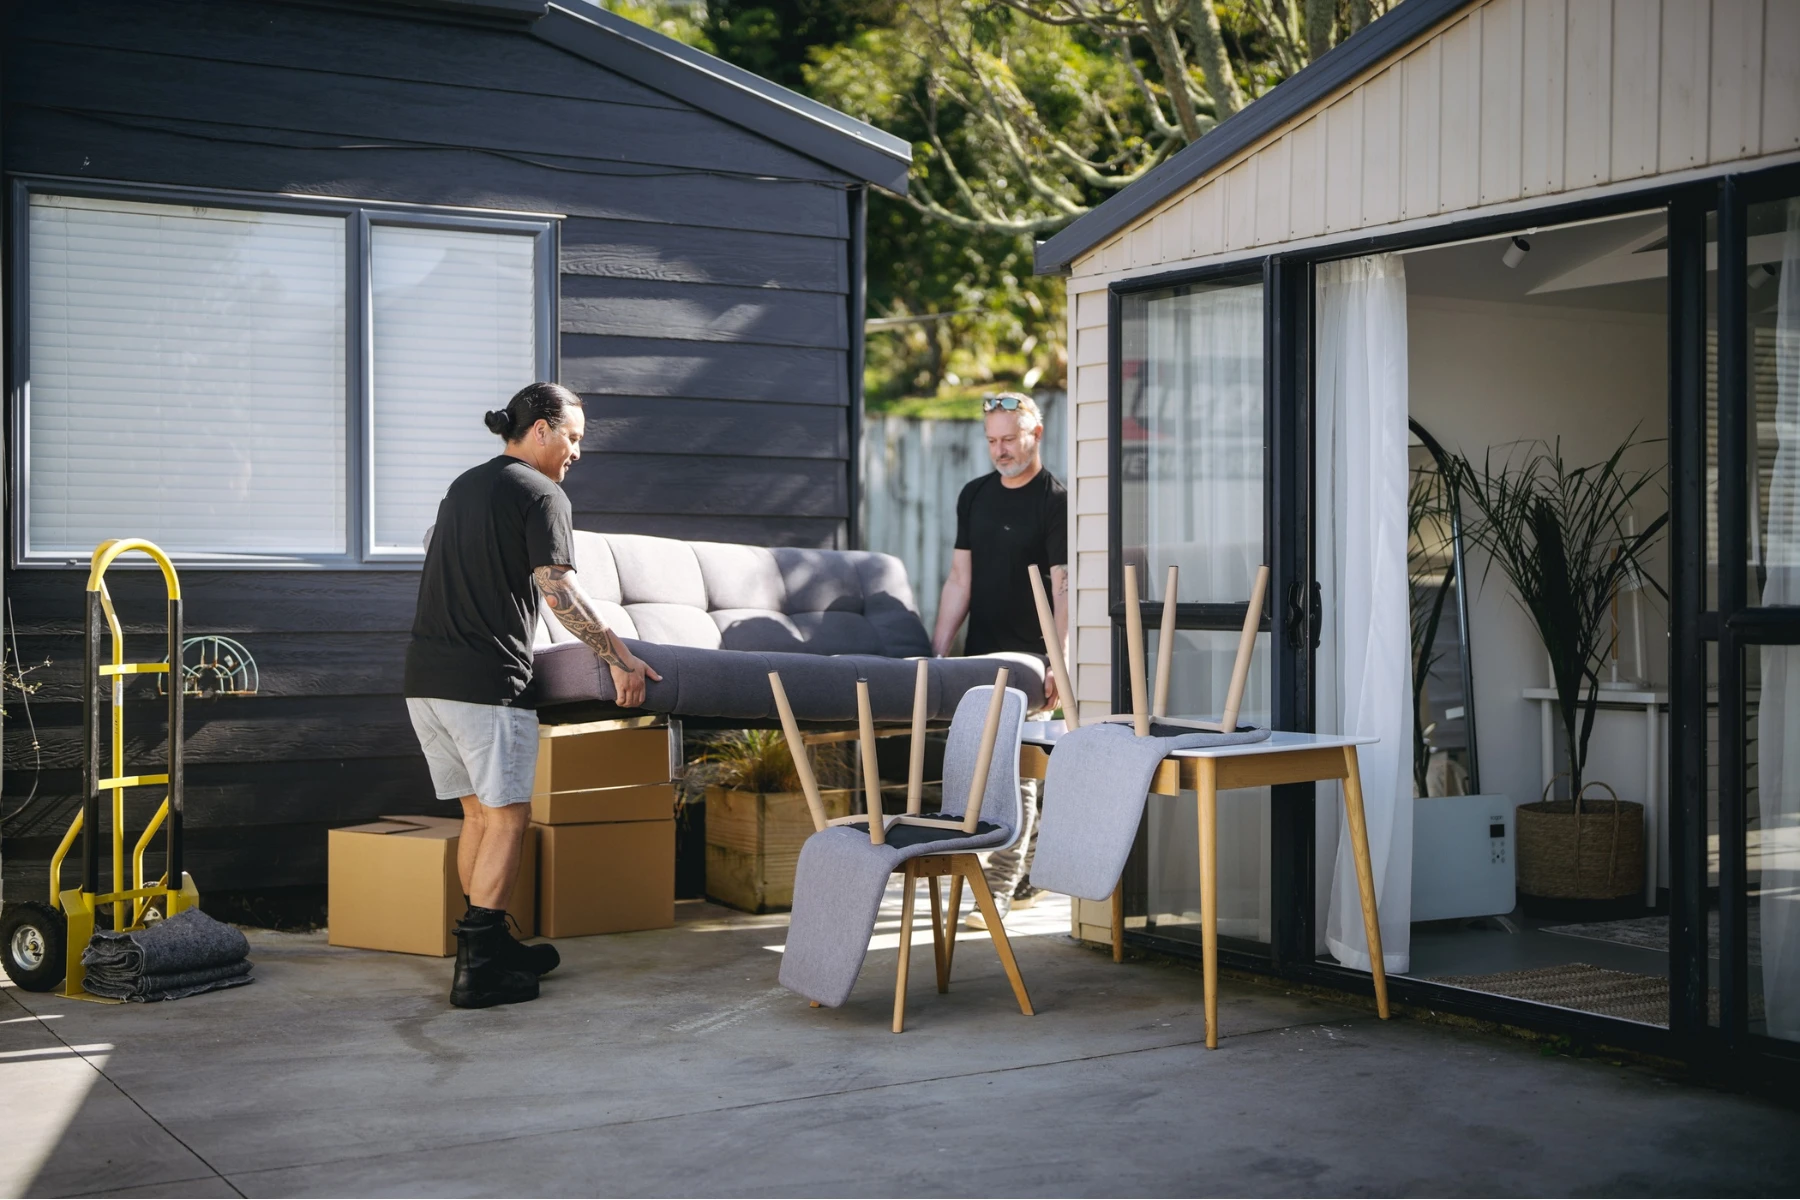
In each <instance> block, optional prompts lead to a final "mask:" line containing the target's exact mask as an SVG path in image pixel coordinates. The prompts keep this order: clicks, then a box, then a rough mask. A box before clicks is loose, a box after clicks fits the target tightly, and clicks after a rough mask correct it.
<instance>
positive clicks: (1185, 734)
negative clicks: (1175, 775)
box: [1031, 722, 1269, 900]
mask: <svg viewBox="0 0 1800 1200" xmlns="http://www.w3.org/2000/svg"><path fill="white" fill-rule="evenodd" d="M1268 736H1269V731H1268V730H1267V729H1254V728H1248V727H1245V726H1239V727H1238V730H1237V732H1235V733H1204V732H1200V731H1195V730H1183V729H1182V728H1181V727H1180V726H1178V725H1155V724H1152V726H1151V727H1150V736H1149V737H1142V738H1140V737H1138V736H1137V734H1136V733H1134V732H1133V731H1132V728H1131V726H1129V725H1120V724H1116V723H1110V722H1109V723H1106V724H1100V725H1083V726H1082V727H1081V728H1079V729H1071V730H1070V731H1069V732H1067V733H1065V734H1063V735H1062V737H1060V738H1058V739H1057V741H1056V748H1055V750H1054V751H1053V752H1052V753H1051V755H1050V766H1049V767H1048V769H1047V770H1046V771H1045V772H1044V815H1043V817H1042V819H1041V822H1040V824H1039V825H1038V840H1037V855H1036V857H1035V858H1033V860H1032V863H1031V882H1032V884H1033V885H1035V886H1037V887H1041V888H1044V889H1045V890H1047V891H1052V892H1063V893H1065V894H1067V895H1070V896H1080V897H1081V898H1082V899H1084V900H1105V899H1107V898H1108V897H1110V896H1111V895H1112V893H1113V889H1114V888H1115V887H1117V886H1118V883H1119V876H1120V875H1121V874H1122V873H1123V872H1124V870H1125V860H1126V858H1127V857H1129V856H1130V854H1131V843H1132V842H1134V841H1136V840H1137V830H1138V822H1139V821H1141V820H1142V819H1143V816H1144V801H1145V800H1146V798H1147V797H1148V796H1149V794H1150V780H1151V779H1152V778H1153V777H1154V776H1155V774H1156V767H1157V764H1158V763H1160V762H1162V760H1163V759H1165V758H1167V757H1168V756H1169V755H1170V754H1171V753H1172V752H1174V751H1176V750H1197V749H1199V748H1201V747H1203V746H1235V745H1241V744H1244V743H1247V742H1260V741H1264V740H1266V739H1267V738H1268Z"/></svg>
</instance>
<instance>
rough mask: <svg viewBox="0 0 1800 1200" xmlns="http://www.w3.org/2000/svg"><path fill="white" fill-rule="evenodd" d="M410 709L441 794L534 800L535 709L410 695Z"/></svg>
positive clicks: (500, 801) (497, 803) (496, 802)
mask: <svg viewBox="0 0 1800 1200" xmlns="http://www.w3.org/2000/svg"><path fill="white" fill-rule="evenodd" d="M406 711H407V712H408V713H410V714H411V715H412V723H413V729H414V731H415V732H417V733H418V735H419V745H420V746H421V747H423V748H424V750H425V763H426V765H427V766H429V767H430V768H431V786H432V787H434V788H436V789H437V798H438V799H439V800H457V799H460V798H461V797H463V796H474V797H475V798H476V799H477V800H479V801H481V802H482V803H483V804H485V805H487V806H488V807H489V808H505V807H506V806H507V805H509V804H525V803H529V802H530V800H531V785H532V782H533V780H534V779H535V778H536V776H537V751H538V717H537V713H536V712H535V711H534V710H532V709H529V708H512V707H510V706H508V705H504V704H469V703H467V702H465V701H462V700H419V699H415V698H414V697H411V696H408V697H407V699H406Z"/></svg>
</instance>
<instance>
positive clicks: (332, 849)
mask: <svg viewBox="0 0 1800 1200" xmlns="http://www.w3.org/2000/svg"><path fill="white" fill-rule="evenodd" d="M461 834H462V822H461V821H459V820H456V819H454V818H450V817H418V816H404V817H383V818H381V820H379V821H376V822H373V823H371V824H368V825H352V826H349V827H348V828H344V829H333V830H331V831H330V833H329V834H327V837H326V841H327V846H328V850H329V865H328V867H327V876H328V899H327V904H328V906H329V913H330V918H329V919H330V927H329V932H328V934H327V940H328V941H329V942H330V943H331V944H332V945H333V946H354V947H358V948H360V949H364V950H393V951H397V952H399V953H401V954H429V955H434V956H436V957H438V958H448V957H449V956H450V955H452V954H455V953H456V938H455V936H454V935H453V934H452V933H451V932H450V931H451V929H452V927H453V926H455V924H456V922H457V921H458V920H459V919H461V917H462V915H463V892H462V881H461V879H460V877H459V876H458V875H457V871H456V850H457V846H458V844H459V842H460V840H461ZM537 851H538V839H537V829H536V827H535V826H533V827H532V828H531V829H528V830H527V831H526V834H525V845H524V848H523V851H522V858H521V860H520V863H519V881H518V883H517V884H516V885H514V888H513V894H512V898H511V899H510V900H509V901H508V902H507V911H508V912H509V913H511V914H512V915H513V918H514V919H515V920H517V921H518V923H519V930H518V933H519V936H520V937H522V938H528V937H535V936H537V860H538V853H537Z"/></svg>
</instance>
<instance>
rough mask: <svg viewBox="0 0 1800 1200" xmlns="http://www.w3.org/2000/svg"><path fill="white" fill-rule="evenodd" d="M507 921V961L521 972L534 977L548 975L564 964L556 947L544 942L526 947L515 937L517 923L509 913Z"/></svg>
mask: <svg viewBox="0 0 1800 1200" xmlns="http://www.w3.org/2000/svg"><path fill="white" fill-rule="evenodd" d="M506 920H507V922H508V924H507V926H506V943H507V947H506V960H507V962H509V963H511V964H512V965H513V966H514V967H516V968H518V969H519V970H521V971H530V972H531V973H532V974H533V975H548V974H549V973H550V972H552V971H554V970H556V968H557V967H558V966H560V965H561V964H562V955H561V954H559V953H557V950H556V947H555V946H551V945H548V944H546V943H544V942H534V943H532V944H531V945H529V946H528V945H526V944H525V943H524V942H521V941H520V940H519V939H518V938H516V937H514V936H513V931H512V926H513V925H516V924H517V922H516V921H515V920H514V919H513V917H512V914H510V913H508V914H507V917H506Z"/></svg>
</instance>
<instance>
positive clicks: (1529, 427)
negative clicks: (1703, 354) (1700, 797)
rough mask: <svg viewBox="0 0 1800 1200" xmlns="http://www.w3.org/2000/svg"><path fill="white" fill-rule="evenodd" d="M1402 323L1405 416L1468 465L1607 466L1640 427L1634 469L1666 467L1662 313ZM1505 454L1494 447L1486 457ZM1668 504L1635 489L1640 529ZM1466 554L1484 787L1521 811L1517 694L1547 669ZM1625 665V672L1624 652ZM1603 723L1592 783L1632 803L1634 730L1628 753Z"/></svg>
mask: <svg viewBox="0 0 1800 1200" xmlns="http://www.w3.org/2000/svg"><path fill="white" fill-rule="evenodd" d="M1407 319H1408V325H1409V328H1408V341H1409V347H1410V348H1409V353H1408V356H1407V357H1408V366H1409V369H1410V371H1411V412H1412V416H1413V417H1414V418H1415V419H1416V420H1418V421H1419V423H1420V424H1422V425H1424V426H1425V428H1426V429H1428V430H1430V431H1431V432H1432V434H1433V435H1434V436H1436V437H1437V438H1438V440H1439V441H1440V442H1442V443H1443V444H1444V446H1445V447H1446V448H1447V449H1450V450H1460V451H1461V452H1462V453H1463V454H1465V455H1467V456H1469V457H1470V458H1471V459H1474V460H1475V461H1477V463H1479V461H1480V458H1481V456H1482V454H1483V453H1484V451H1485V450H1486V449H1487V448H1488V447H1489V446H1494V447H1503V445H1504V444H1505V443H1509V442H1514V441H1518V440H1519V439H1532V438H1542V439H1544V440H1546V441H1552V442H1553V441H1554V440H1555V439H1556V438H1558V437H1561V439H1562V449H1563V455H1564V458H1565V461H1566V462H1568V463H1569V464H1570V465H1571V466H1580V465H1585V464H1588V463H1594V462H1599V461H1601V460H1603V459H1604V458H1606V456H1607V455H1609V454H1611V453H1612V451H1613V449H1614V448H1615V447H1616V446H1617V445H1618V443H1619V442H1620V440H1621V439H1623V438H1624V436H1625V435H1626V433H1627V432H1629V431H1630V430H1631V428H1632V427H1633V426H1634V425H1638V426H1640V428H1639V432H1638V436H1639V437H1640V438H1648V439H1655V441H1654V443H1653V444H1651V445H1648V446H1646V447H1643V448H1642V449H1640V450H1639V451H1637V452H1635V459H1636V461H1635V464H1634V465H1636V466H1639V467H1648V466H1652V465H1654V464H1656V463H1658V462H1666V461H1667V446H1666V443H1665V442H1664V441H1663V440H1662V439H1664V438H1666V436H1667V429H1668V415H1667V414H1668V408H1667V393H1668V343H1667V326H1666V321H1665V318H1664V317H1663V315H1662V314H1660V313H1623V312H1615V311H1606V310H1597V309H1576V308H1560V307H1558V308H1552V307H1546V306H1540V305H1524V304H1500V303H1490V302H1484V301H1471V300H1459V299H1450V298H1446V297H1440V296H1421V295H1414V296H1412V297H1411V298H1410V300H1409V302H1408V305H1407ZM1503 453H1504V450H1503V449H1501V450H1498V451H1497V453H1496V458H1498V457H1499V456H1500V455H1501V454H1503ZM1660 482H1661V481H1660V480H1659V484H1660ZM1666 501H1667V497H1666V494H1665V492H1664V491H1663V489H1662V488H1661V487H1660V486H1658V485H1652V487H1651V488H1649V489H1646V493H1645V494H1644V496H1643V503H1642V504H1641V505H1640V507H1639V521H1640V526H1639V527H1640V528H1641V527H1642V522H1643V521H1644V520H1645V519H1647V518H1649V517H1652V516H1654V515H1655V514H1656V513H1658V512H1661V511H1662V509H1663V507H1664V506H1665V504H1666ZM1665 547H1666V542H1665ZM1471 558H1472V561H1471V562H1470V564H1469V568H1470V574H1471V576H1472V583H1473V586H1472V587H1471V590H1470V599H1471V625H1472V626H1473V629H1472V642H1473V645H1474V657H1475V662H1474V666H1475V711H1476V720H1477V730H1478V737H1479V741H1480V752H1481V774H1482V790H1483V791H1484V792H1489V793H1493V792H1504V793H1506V794H1507V795H1510V796H1511V797H1512V798H1513V800H1514V801H1515V802H1516V803H1524V802H1526V801H1529V800H1535V799H1537V793H1538V791H1539V790H1540V789H1541V788H1542V787H1543V782H1544V781H1543V778H1542V776H1541V772H1540V767H1539V745H1540V738H1539V716H1538V706H1537V704H1536V703H1535V702H1532V701H1527V700H1524V699H1523V698H1522V697H1521V696H1520V692H1521V690H1522V689H1524V688H1527V687H1543V686H1546V685H1547V684H1548V683H1549V675H1548V670H1547V668H1546V665H1545V661H1544V652H1543V649H1542V645H1541V643H1540V642H1539V641H1538V639H1537V636H1536V634H1534V633H1533V632H1532V628H1531V625H1530V623H1529V621H1528V619H1527V618H1526V616H1525V615H1524V613H1523V612H1522V611H1521V610H1520V608H1519V606H1518V604H1517V602H1516V601H1515V600H1514V599H1513V596H1512V591H1511V589H1510V587H1509V586H1508V584H1507V583H1506V580H1505V577H1504V576H1503V575H1502V574H1501V573H1500V572H1499V571H1498V570H1496V571H1494V572H1493V573H1492V574H1491V575H1489V576H1487V578H1486V580H1485V582H1484V580H1483V577H1482V571H1483V568H1484V567H1485V561H1484V556H1482V555H1480V554H1479V553H1476V554H1473V555H1471ZM1652 570H1653V572H1654V574H1655V575H1656V577H1657V578H1658V579H1659V580H1660V581H1661V582H1663V584H1664V585H1665V586H1666V585H1667V582H1668V575H1667V569H1666V554H1665V553H1663V552H1662V550H1660V549H1659V551H1658V553H1657V554H1656V555H1655V556H1654V557H1653V559H1652ZM1646 599H1647V600H1648V601H1650V602H1652V603H1651V604H1649V605H1647V607H1646V610H1645V611H1646V621H1645V626H1646V628H1645V638H1644V643H1645V644H1644V654H1645V660H1646V661H1645V672H1646V674H1647V675H1648V676H1649V678H1650V679H1651V680H1652V681H1653V682H1657V683H1660V682H1661V681H1664V680H1666V679H1667V674H1668V651H1667V625H1666V620H1665V618H1664V616H1663V608H1662V606H1661V604H1660V601H1658V600H1657V598H1656V597H1655V595H1654V593H1646ZM1627 636H1628V635H1627ZM1622 662H1623V665H1624V666H1625V667H1628V666H1629V653H1627V657H1626V659H1624V660H1622ZM1613 724H1614V723H1613V722H1611V721H1606V722H1597V723H1596V728H1595V732H1594V735H1593V741H1592V743H1591V749H1590V755H1589V767H1590V770H1589V775H1590V777H1591V778H1605V779H1607V780H1608V782H1610V783H1612V784H1613V785H1614V786H1615V787H1617V788H1618V789H1619V792H1620V796H1621V798H1623V799H1629V800H1642V799H1644V797H1643V796H1642V795H1640V794H1637V793H1640V792H1641V791H1642V788H1643V766H1642V763H1643V750H1642V745H1643V743H1642V741H1641V736H1642V735H1641V734H1636V736H1635V737H1634V738H1633V739H1632V740H1631V741H1630V742H1629V744H1628V745H1626V744H1620V745H1616V746H1614V745H1608V744H1606V743H1607V742H1608V741H1609V738H1608V737H1607V736H1606V735H1607V732H1608V729H1609V728H1611V727H1613ZM1603 725H1604V726H1606V727H1607V728H1603V727H1602V726H1603ZM1636 728H1639V727H1633V731H1634V733H1635V730H1636ZM1610 740H1612V741H1620V740H1621V739H1618V738H1612V739H1610Z"/></svg>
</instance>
